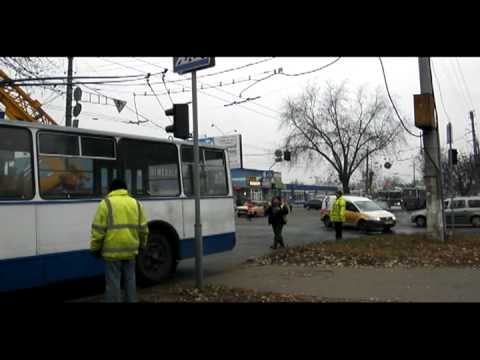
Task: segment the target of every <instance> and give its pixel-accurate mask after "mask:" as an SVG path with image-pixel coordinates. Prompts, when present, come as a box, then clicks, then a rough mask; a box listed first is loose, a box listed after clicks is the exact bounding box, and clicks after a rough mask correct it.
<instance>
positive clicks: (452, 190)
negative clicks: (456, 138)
mask: <svg viewBox="0 0 480 360" xmlns="http://www.w3.org/2000/svg"><path fill="white" fill-rule="evenodd" d="M452 142H453V132H452V123H451V122H449V123H448V124H447V143H448V148H449V152H448V169H449V171H448V180H449V181H448V182H449V184H450V186H449V187H450V189H449V190H450V211H449V212H448V213H449V214H450V221H451V223H452V234H451V235H452V237H453V233H454V230H455V207H454V206H453V196H454V195H455V194H454V193H455V187H454V186H453V179H452V173H453V154H452ZM447 222H448V221H447Z"/></svg>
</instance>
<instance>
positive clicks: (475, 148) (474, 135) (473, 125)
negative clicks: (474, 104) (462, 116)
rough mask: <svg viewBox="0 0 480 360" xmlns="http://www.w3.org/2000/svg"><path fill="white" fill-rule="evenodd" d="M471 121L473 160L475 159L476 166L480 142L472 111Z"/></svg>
mask: <svg viewBox="0 0 480 360" xmlns="http://www.w3.org/2000/svg"><path fill="white" fill-rule="evenodd" d="M470 121H471V122H472V137H473V158H474V159H475V164H477V163H478V152H479V150H478V142H477V134H476V133H475V118H474V115H473V111H470Z"/></svg>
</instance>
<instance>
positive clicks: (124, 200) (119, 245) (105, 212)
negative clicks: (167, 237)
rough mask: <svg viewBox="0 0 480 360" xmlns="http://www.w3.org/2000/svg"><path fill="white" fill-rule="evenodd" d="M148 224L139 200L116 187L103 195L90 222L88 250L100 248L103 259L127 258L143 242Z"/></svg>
mask: <svg viewBox="0 0 480 360" xmlns="http://www.w3.org/2000/svg"><path fill="white" fill-rule="evenodd" d="M147 239H148V225H147V219H146V216H145V211H144V209H143V206H142V204H140V202H138V201H137V200H135V199H134V198H132V197H130V196H129V195H128V191H127V190H115V191H112V192H111V193H109V194H108V195H107V197H106V198H105V199H103V200H102V201H101V202H100V204H99V206H98V209H97V212H96V214H95V218H94V219H93V223H92V230H91V241H90V250H91V251H100V250H101V252H102V256H103V257H104V258H105V259H106V260H128V259H132V258H134V257H135V256H136V255H137V254H138V248H139V246H146V244H147Z"/></svg>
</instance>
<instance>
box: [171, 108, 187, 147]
mask: <svg viewBox="0 0 480 360" xmlns="http://www.w3.org/2000/svg"><path fill="white" fill-rule="evenodd" d="M165 115H167V116H173V125H169V126H167V127H166V128H165V131H166V132H171V133H173V136H174V137H176V138H179V139H184V140H185V139H188V138H190V130H189V123H188V104H173V108H172V109H168V110H166V111H165Z"/></svg>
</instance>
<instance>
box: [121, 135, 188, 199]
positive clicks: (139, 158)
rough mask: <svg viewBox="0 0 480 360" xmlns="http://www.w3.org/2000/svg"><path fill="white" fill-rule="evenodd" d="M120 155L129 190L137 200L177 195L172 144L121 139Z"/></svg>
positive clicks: (174, 149)
mask: <svg viewBox="0 0 480 360" xmlns="http://www.w3.org/2000/svg"><path fill="white" fill-rule="evenodd" d="M119 145H120V147H119V149H120V153H121V157H122V161H123V165H124V167H125V169H126V170H125V175H126V179H125V180H126V182H127V184H128V186H129V190H130V191H131V192H132V194H134V195H139V196H178V195H180V174H179V169H178V150H177V146H176V145H175V144H171V143H163V142H153V141H141V140H132V139H122V140H120V143H119Z"/></svg>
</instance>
